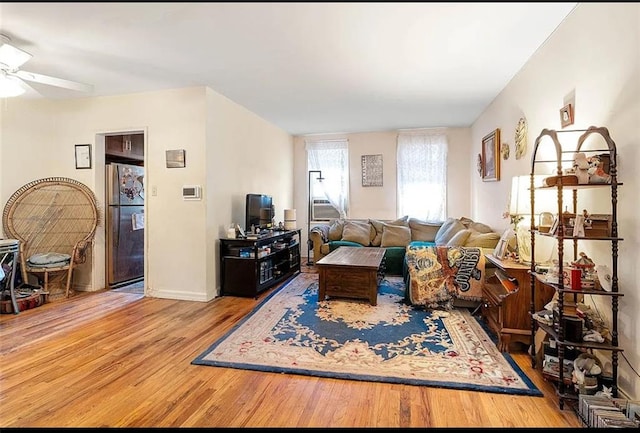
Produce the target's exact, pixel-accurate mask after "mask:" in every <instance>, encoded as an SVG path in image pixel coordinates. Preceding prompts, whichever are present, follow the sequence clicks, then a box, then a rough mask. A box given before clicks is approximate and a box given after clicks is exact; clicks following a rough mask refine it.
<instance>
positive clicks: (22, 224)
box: [2, 177, 99, 297]
mask: <svg viewBox="0 0 640 433" xmlns="http://www.w3.org/2000/svg"><path fill="white" fill-rule="evenodd" d="M98 223H99V212H98V207H97V200H96V197H95V195H94V193H93V191H91V189H89V188H88V187H87V186H86V185H84V184H82V183H80V182H78V181H76V180H73V179H68V178H63V177H50V178H46V179H39V180H35V181H33V182H30V183H28V184H26V185H24V186H22V187H21V188H20V189H18V190H17V191H16V192H15V193H14V194H13V195H12V196H11V197H10V198H9V200H8V201H7V204H6V205H5V208H4V212H3V214H2V226H3V229H4V232H5V234H7V235H8V236H10V237H13V238H15V239H18V240H20V265H21V269H22V278H23V281H24V282H26V281H27V276H28V274H34V275H36V276H37V277H38V278H39V280H40V281H42V280H44V287H43V289H44V291H45V292H49V286H50V285H51V284H54V283H60V285H61V286H62V287H64V289H65V297H68V296H69V289H70V286H71V277H72V275H73V270H74V267H75V266H76V265H78V264H81V263H84V262H85V261H86V258H87V252H88V250H89V246H91V245H92V244H93V240H94V237H95V233H96V228H97V226H98ZM47 255H57V256H67V257H68V260H67V261H66V262H62V263H60V262H59V263H57V264H56V263H52V264H42V263H41V262H40V263H35V260H33V258H34V257H42V256H47ZM30 259H31V260H30Z"/></svg>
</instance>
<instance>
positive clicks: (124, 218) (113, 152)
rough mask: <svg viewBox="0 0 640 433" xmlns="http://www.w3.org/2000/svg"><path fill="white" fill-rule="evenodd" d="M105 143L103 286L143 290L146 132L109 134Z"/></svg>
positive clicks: (119, 289)
mask: <svg viewBox="0 0 640 433" xmlns="http://www.w3.org/2000/svg"><path fill="white" fill-rule="evenodd" d="M104 144H105V147H104V149H105V152H104V176H105V177H104V179H105V182H104V184H105V188H104V191H105V211H104V213H105V250H104V251H105V287H106V288H108V289H110V290H118V291H121V292H122V291H125V292H131V293H140V292H142V293H144V281H145V245H146V242H145V168H144V148H145V134H144V132H143V131H131V132H119V133H109V134H106V135H105V136H104Z"/></svg>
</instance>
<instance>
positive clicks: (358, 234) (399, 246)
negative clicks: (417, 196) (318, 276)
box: [309, 216, 500, 275]
mask: <svg viewBox="0 0 640 433" xmlns="http://www.w3.org/2000/svg"><path fill="white" fill-rule="evenodd" d="M309 239H310V240H311V242H312V243H313V257H314V260H315V261H318V260H320V259H321V258H322V257H324V256H326V255H327V254H329V253H330V252H331V251H333V250H335V249H336V248H338V247H341V246H353V247H363V246H366V247H379V248H385V250H386V251H385V268H386V269H385V273H387V274H389V275H403V273H404V272H403V271H404V270H405V268H404V267H405V260H404V259H405V253H406V250H407V247H408V246H411V247H416V246H452V247H460V246H464V247H480V248H484V249H493V248H495V246H496V244H497V243H498V240H499V239H500V234H498V233H496V232H495V231H493V229H492V228H491V227H489V226H488V225H486V224H483V223H479V222H475V221H473V220H472V219H470V218H466V217H462V218H448V219H447V220H446V221H442V222H428V221H422V220H419V219H416V218H409V217H408V216H404V217H402V218H398V219H396V220H393V221H382V220H375V219H338V220H335V221H332V222H330V223H327V224H320V225H317V226H315V227H313V228H312V229H311V231H310V233H309Z"/></svg>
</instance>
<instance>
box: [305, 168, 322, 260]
mask: <svg viewBox="0 0 640 433" xmlns="http://www.w3.org/2000/svg"><path fill="white" fill-rule="evenodd" d="M311 173H317V174H318V177H316V180H318V181H320V182H322V181H323V180H324V177H322V171H320V170H309V186H308V187H309V191H308V197H309V211H308V212H307V266H311V265H313V262H312V261H311V245H312V244H313V242H312V241H311V239H310V237H309V235H310V234H311V213H312V211H313V197H311V185H312V183H311Z"/></svg>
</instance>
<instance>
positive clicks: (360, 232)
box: [342, 220, 371, 247]
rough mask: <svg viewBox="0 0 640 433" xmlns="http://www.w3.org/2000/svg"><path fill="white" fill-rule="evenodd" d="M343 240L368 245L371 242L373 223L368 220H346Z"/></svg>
mask: <svg viewBox="0 0 640 433" xmlns="http://www.w3.org/2000/svg"><path fill="white" fill-rule="evenodd" d="M342 240H343V241H349V242H357V243H359V244H360V245H363V246H365V247H368V246H369V243H371V224H369V222H368V221H349V220H347V221H345V223H344V229H343V230H342Z"/></svg>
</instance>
